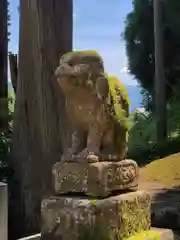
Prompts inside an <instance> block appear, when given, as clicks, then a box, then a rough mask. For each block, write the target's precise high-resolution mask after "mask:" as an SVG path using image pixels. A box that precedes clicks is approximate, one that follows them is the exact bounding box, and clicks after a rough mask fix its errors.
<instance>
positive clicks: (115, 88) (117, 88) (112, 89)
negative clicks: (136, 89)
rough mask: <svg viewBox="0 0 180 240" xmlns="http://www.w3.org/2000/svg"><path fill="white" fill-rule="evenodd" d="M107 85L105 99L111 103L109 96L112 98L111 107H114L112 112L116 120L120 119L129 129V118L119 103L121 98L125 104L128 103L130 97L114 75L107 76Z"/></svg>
mask: <svg viewBox="0 0 180 240" xmlns="http://www.w3.org/2000/svg"><path fill="white" fill-rule="evenodd" d="M106 75H107V74H106ZM107 80H108V85H109V96H108V99H107V102H108V104H111V103H110V101H111V97H112V99H113V108H114V114H115V116H114V117H115V118H117V120H118V121H122V122H123V123H124V125H125V127H126V128H127V129H129V118H128V117H126V114H127V113H126V111H125V109H123V107H122V105H121V104H120V102H121V98H122V100H123V101H124V102H126V104H127V105H128V107H129V105H130V99H129V96H128V92H127V89H126V87H125V86H124V84H122V82H121V81H120V80H119V79H118V78H117V77H115V76H108V75H107Z"/></svg>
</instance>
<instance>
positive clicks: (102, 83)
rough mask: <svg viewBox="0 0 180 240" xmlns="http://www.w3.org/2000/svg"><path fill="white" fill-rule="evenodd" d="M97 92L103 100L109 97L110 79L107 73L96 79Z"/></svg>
mask: <svg viewBox="0 0 180 240" xmlns="http://www.w3.org/2000/svg"><path fill="white" fill-rule="evenodd" d="M96 93H97V96H98V98H99V99H100V100H102V101H103V102H104V101H105V100H106V99H107V97H108V94H109V85H108V80H107V77H106V76H105V75H102V76H100V77H99V78H98V79H97V81H96Z"/></svg>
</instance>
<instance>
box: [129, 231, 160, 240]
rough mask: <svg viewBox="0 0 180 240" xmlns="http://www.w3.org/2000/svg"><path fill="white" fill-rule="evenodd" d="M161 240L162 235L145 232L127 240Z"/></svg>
mask: <svg viewBox="0 0 180 240" xmlns="http://www.w3.org/2000/svg"><path fill="white" fill-rule="evenodd" d="M146 239H149V240H159V239H160V233H158V232H155V231H145V232H142V233H138V234H136V235H135V236H132V237H129V238H128V239H127V240H146Z"/></svg>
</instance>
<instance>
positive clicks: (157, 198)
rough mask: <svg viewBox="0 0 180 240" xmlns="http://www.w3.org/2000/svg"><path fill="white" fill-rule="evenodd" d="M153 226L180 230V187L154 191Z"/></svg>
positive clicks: (152, 206)
mask: <svg viewBox="0 0 180 240" xmlns="http://www.w3.org/2000/svg"><path fill="white" fill-rule="evenodd" d="M151 195H152V205H151V212H152V214H151V219H152V226H155V227H161V228H170V229H177V230H180V187H176V188H168V189H166V188H164V189H159V190H158V189H156V190H155V191H154V193H153V192H152V194H151Z"/></svg>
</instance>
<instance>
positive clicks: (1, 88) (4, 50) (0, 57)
mask: <svg viewBox="0 0 180 240" xmlns="http://www.w3.org/2000/svg"><path fill="white" fill-rule="evenodd" d="M7 16H8V3H7V0H1V1H0V131H4V130H7V127H8V101H7V98H8V80H7V55H8V31H7V21H8V19H7Z"/></svg>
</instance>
